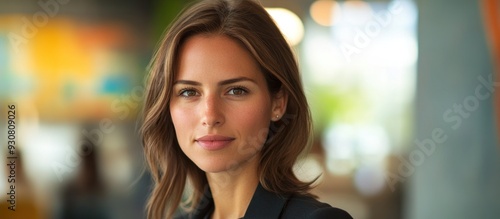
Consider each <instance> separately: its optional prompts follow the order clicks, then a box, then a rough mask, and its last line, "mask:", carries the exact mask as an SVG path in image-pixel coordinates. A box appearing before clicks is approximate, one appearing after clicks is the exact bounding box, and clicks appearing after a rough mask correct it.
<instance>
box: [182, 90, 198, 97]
mask: <svg viewBox="0 0 500 219" xmlns="http://www.w3.org/2000/svg"><path fill="white" fill-rule="evenodd" d="M196 95H198V92H196V91H195V90H192V89H183V90H181V92H180V93H179V96H183V97H194V96H196Z"/></svg>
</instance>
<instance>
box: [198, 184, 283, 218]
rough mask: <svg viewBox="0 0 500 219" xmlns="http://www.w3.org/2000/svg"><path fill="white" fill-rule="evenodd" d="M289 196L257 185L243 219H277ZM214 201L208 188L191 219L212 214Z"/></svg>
mask: <svg viewBox="0 0 500 219" xmlns="http://www.w3.org/2000/svg"><path fill="white" fill-rule="evenodd" d="M289 197H290V196H289V195H278V194H275V193H273V192H269V191H267V190H266V189H264V187H262V185H261V184H260V183H259V185H258V186H257V189H256V190H255V193H254V194H253V197H252V200H251V201H250V204H249V205H248V209H247V211H246V212H245V216H244V217H243V219H257V218H258V219H260V218H279V217H280V215H281V212H282V211H283V209H284V208H285V206H286V203H287V201H288V200H289ZM213 208H214V201H213V199H212V194H211V192H210V189H209V188H208V186H207V187H206V188H205V192H204V194H203V198H202V200H201V201H200V203H199V205H198V207H197V208H196V209H195V210H194V211H193V212H192V217H189V218H193V219H204V218H210V217H206V216H207V215H208V214H211V213H212V212H213Z"/></svg>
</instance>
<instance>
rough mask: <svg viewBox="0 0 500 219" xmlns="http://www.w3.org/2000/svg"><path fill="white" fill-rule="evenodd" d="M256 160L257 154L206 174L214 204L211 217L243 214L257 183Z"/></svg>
mask: <svg viewBox="0 0 500 219" xmlns="http://www.w3.org/2000/svg"><path fill="white" fill-rule="evenodd" d="M258 162H259V158H258V156H255V157H253V158H252V159H250V160H249V161H247V162H246V163H243V164H240V165H239V166H238V167H235V168H232V169H230V170H228V171H224V172H220V173H207V174H206V175H207V179H208V184H209V185H210V190H211V192H212V197H213V199H214V206H215V210H214V212H213V214H212V217H211V218H212V219H220V218H241V217H243V216H244V215H245V212H246V210H247V208H248V205H249V204H250V201H251V200H252V197H253V194H254V192H255V189H256V188H257V186H258V184H259V177H258V173H257V168H258Z"/></svg>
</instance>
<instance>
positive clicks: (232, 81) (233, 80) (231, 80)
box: [217, 77, 256, 86]
mask: <svg viewBox="0 0 500 219" xmlns="http://www.w3.org/2000/svg"><path fill="white" fill-rule="evenodd" d="M240 81H250V82H253V83H256V82H255V80H253V79H251V78H247V77H238V78H232V79H227V80H223V81H221V82H219V83H217V84H218V85H219V86H221V85H227V84H232V83H236V82H240Z"/></svg>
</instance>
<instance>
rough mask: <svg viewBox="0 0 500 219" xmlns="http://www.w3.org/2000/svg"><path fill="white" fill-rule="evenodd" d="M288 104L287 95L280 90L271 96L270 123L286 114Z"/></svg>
mask: <svg viewBox="0 0 500 219" xmlns="http://www.w3.org/2000/svg"><path fill="white" fill-rule="evenodd" d="M287 103H288V94H287V93H286V92H285V91H283V88H281V89H280V90H279V91H278V92H277V93H275V94H274V95H272V114H271V116H272V118H271V120H272V121H275V122H276V121H278V120H280V119H281V117H283V114H285V112H286V106H287Z"/></svg>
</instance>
